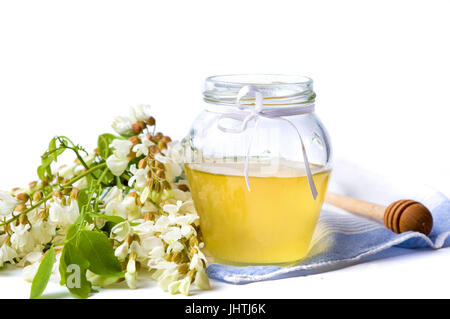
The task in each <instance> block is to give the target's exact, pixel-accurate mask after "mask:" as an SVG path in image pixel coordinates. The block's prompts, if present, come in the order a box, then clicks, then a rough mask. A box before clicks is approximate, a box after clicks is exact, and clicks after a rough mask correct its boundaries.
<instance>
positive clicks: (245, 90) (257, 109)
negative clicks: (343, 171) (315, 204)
mask: <svg viewBox="0 0 450 319" xmlns="http://www.w3.org/2000/svg"><path fill="white" fill-rule="evenodd" d="M251 92H253V93H254V94H255V103H254V107H252V105H243V104H241V99H242V98H243V97H244V96H246V95H247V94H249V93H251ZM236 104H237V108H236V107H226V109H225V110H222V112H220V111H219V110H218V109H217V108H215V109H214V110H211V111H213V112H220V113H222V115H221V117H220V119H219V121H218V124H217V126H218V128H219V129H220V130H221V131H223V132H227V133H241V132H243V131H244V130H245V129H246V128H247V124H248V123H249V122H250V121H251V120H253V119H254V120H255V127H254V133H253V135H252V136H251V138H250V141H249V143H248V146H247V154H246V156H245V168H244V174H245V182H246V183H247V188H248V190H249V191H250V182H249V178H248V162H249V156H250V147H251V145H252V141H253V136H254V135H255V134H256V131H257V127H258V123H259V119H260V118H261V117H264V118H269V119H275V120H282V121H284V122H286V123H289V125H290V126H291V127H292V128H293V129H294V130H295V131H296V132H297V136H298V138H299V140H300V144H301V146H302V153H303V161H304V163H305V168H306V176H307V178H308V184H309V188H310V190H311V194H312V196H313V198H314V200H315V199H316V198H317V189H316V185H315V184H314V180H313V177H312V173H311V169H310V167H309V161H308V156H307V155H306V150H305V145H304V144H303V140H302V137H301V135H300V132H299V131H298V129H297V127H296V126H295V125H294V124H293V123H292V122H291V121H289V120H288V119H285V118H284V117H283V116H291V115H300V114H307V113H311V112H314V104H312V103H310V104H305V105H301V106H298V107H294V106H289V107H280V106H276V107H264V106H263V95H262V93H261V92H260V91H259V90H258V89H257V88H256V87H255V86H253V85H246V86H244V87H242V88H241V89H240V91H239V93H238V95H237V97H236ZM222 119H233V120H236V121H240V122H241V125H240V126H239V127H237V128H230V127H226V126H223V125H222V124H221V123H220V122H221V120H222Z"/></svg>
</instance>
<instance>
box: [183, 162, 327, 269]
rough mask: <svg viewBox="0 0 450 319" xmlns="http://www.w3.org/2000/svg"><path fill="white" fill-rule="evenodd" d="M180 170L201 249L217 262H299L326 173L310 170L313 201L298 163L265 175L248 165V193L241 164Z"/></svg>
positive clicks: (263, 169) (264, 171)
mask: <svg viewBox="0 0 450 319" xmlns="http://www.w3.org/2000/svg"><path fill="white" fill-rule="evenodd" d="M185 169H186V176H187V179H188V182H189V186H190V188H191V192H192V197H193V199H194V203H195V207H196V209H197V212H198V214H199V216H200V227H201V230H202V233H203V237H204V241H205V244H206V248H207V249H208V251H209V252H210V253H211V255H212V256H213V257H214V258H215V259H216V260H217V261H219V262H222V263H228V264H237V265H239V264H280V265H282V264H290V263H293V262H295V261H298V260H300V259H302V258H303V257H305V255H306V254H307V252H308V248H309V244H310V242H311V238H312V235H313V232H314V228H315V226H316V223H317V219H318V217H319V213H320V209H321V206H322V203H323V200H324V196H325V193H326V189H327V184H328V178H329V174H330V171H329V170H325V169H323V167H321V166H314V165H311V170H312V172H313V179H314V182H315V185H316V187H317V191H318V196H317V199H316V200H314V199H313V198H312V195H311V190H310V188H309V184H308V180H307V177H306V172H305V169H304V166H303V164H302V163H299V164H297V165H294V164H291V163H284V164H282V165H278V166H277V168H276V171H275V172H274V171H273V169H271V170H270V171H271V172H270V173H268V172H267V171H268V170H267V168H266V167H265V166H263V165H262V164H261V165H260V164H258V163H251V164H250V168H249V181H250V188H251V189H250V191H249V190H248V189H247V185H246V182H245V178H244V177H243V176H242V175H243V164H238V163H214V164H186V165H185Z"/></svg>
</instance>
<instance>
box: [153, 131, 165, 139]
mask: <svg viewBox="0 0 450 319" xmlns="http://www.w3.org/2000/svg"><path fill="white" fill-rule="evenodd" d="M163 137H164V134H163V133H161V132H158V133H156V134H155V138H156V139H157V140H158V141H159V140H160V139H162V138H163Z"/></svg>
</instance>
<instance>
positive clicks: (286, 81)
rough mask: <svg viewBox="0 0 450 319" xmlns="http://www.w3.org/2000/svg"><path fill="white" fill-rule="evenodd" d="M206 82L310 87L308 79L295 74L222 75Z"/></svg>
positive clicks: (310, 81) (214, 76)
mask: <svg viewBox="0 0 450 319" xmlns="http://www.w3.org/2000/svg"><path fill="white" fill-rule="evenodd" d="M206 82H210V83H216V84H226V85H236V86H244V85H255V86H284V85H303V86H305V85H312V83H313V80H312V79H311V78H310V77H307V76H302V75H295V74H263V73H261V74H260V73H254V74H224V75H213V76H210V77H207V78H206Z"/></svg>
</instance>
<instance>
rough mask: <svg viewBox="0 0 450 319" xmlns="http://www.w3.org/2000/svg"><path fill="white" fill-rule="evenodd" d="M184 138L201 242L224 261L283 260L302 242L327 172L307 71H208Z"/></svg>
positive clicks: (289, 260) (294, 258)
mask: <svg viewBox="0 0 450 319" xmlns="http://www.w3.org/2000/svg"><path fill="white" fill-rule="evenodd" d="M203 95H204V101H205V102H206V103H205V109H204V110H203V111H202V112H201V114H199V116H198V117H197V118H196V120H195V121H194V123H193V124H192V127H191V129H190V132H189V134H188V136H187V137H186V138H185V139H184V140H183V147H184V162H185V164H184V165H185V172H186V177H187V180H188V183H189V186H190V190H191V193H192V198H193V200H194V204H195V207H196V210H197V212H198V214H199V216H200V228H201V231H202V234H203V239H204V242H205V245H206V248H207V251H208V252H209V253H210V254H211V255H212V256H213V257H214V259H215V261H217V262H220V263H225V264H232V265H267V264H270V265H291V264H294V263H296V262H298V261H299V260H301V259H302V258H304V257H305V255H306V254H307V252H308V249H309V244H310V242H311V238H312V235H313V232H314V229H315V227H316V223H317V220H318V217H319V214H320V210H321V207H322V203H323V200H324V196H325V193H326V190H327V184H328V178H329V175H330V172H331V145H330V140H329V136H328V133H327V131H326V129H325V127H324V126H323V124H322V122H321V121H320V120H319V118H318V117H317V114H316V113H315V97H316V95H315V93H314V91H313V81H312V80H311V79H310V78H307V77H302V76H293V75H259V74H258V75H220V76H212V77H209V78H207V79H206V82H205V89H204V92H203Z"/></svg>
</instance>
